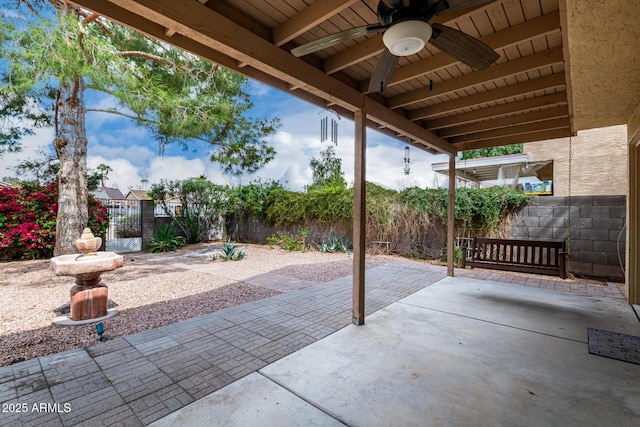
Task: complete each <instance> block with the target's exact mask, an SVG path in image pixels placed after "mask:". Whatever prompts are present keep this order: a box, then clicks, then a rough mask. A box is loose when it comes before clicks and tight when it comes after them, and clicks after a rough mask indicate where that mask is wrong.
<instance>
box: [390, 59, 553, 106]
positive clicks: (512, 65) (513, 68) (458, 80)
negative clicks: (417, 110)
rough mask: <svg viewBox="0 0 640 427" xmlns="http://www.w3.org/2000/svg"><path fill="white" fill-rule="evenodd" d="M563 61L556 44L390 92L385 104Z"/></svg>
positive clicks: (397, 103) (415, 99)
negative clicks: (426, 84) (421, 85)
mask: <svg viewBox="0 0 640 427" xmlns="http://www.w3.org/2000/svg"><path fill="white" fill-rule="evenodd" d="M562 61H563V57H562V48H559V47H557V48H553V49H549V50H545V51H542V52H538V53H534V54H533V55H527V56H523V57H522V58H518V59H514V60H513V61H509V62H503V63H501V64H498V65H494V66H493V67H489V68H486V69H484V70H482V71H475V72H473V73H470V74H465V75H463V76H460V77H455V78H452V79H449V80H445V81H443V82H440V83H438V84H436V85H434V87H433V88H429V87H425V88H423V89H416V90H412V91H410V92H407V93H403V94H401V95H396V96H393V97H391V98H389V100H388V101H387V107H389V108H391V109H393V108H399V107H404V106H407V105H409V104H414V103H417V102H424V101H428V100H430V99H435V98H437V97H439V96H442V95H446V94H449V93H453V92H456V91H459V90H463V89H466V88H470V87H473V86H476V85H481V84H484V83H487V82H491V81H493V80H501V79H506V78H507V77H512V76H516V75H518V74H522V73H527V72H529V71H533V70H537V69H539V68H543V67H549V66H552V65H556V64H562Z"/></svg>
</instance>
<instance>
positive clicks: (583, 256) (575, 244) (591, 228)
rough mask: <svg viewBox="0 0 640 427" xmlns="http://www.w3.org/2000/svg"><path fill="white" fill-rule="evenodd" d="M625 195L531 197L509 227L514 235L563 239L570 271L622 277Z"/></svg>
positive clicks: (541, 238)
mask: <svg viewBox="0 0 640 427" xmlns="http://www.w3.org/2000/svg"><path fill="white" fill-rule="evenodd" d="M625 221H626V196H571V197H568V196H567V197H560V196H553V197H544V196H541V197H534V198H533V199H531V201H530V202H529V204H528V205H527V206H525V207H524V208H523V209H522V210H521V211H520V212H519V213H518V215H517V217H516V220H515V221H514V224H513V226H512V229H511V235H512V237H513V238H516V239H531V240H566V241H567V246H568V248H569V252H570V254H569V271H570V272H571V273H573V274H575V275H580V276H586V277H594V278H600V279H604V280H614V281H623V280H624V270H623V268H622V267H621V265H620V263H621V261H622V265H623V266H624V262H625V259H624V258H625V241H626V233H625V232H624V230H623V228H624V224H625Z"/></svg>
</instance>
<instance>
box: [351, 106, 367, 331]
mask: <svg viewBox="0 0 640 427" xmlns="http://www.w3.org/2000/svg"><path fill="white" fill-rule="evenodd" d="M354 115H355V140H354V144H355V146H354V157H355V164H354V188H353V298H352V316H351V318H352V322H353V323H354V324H356V325H364V313H365V307H364V293H365V280H364V275H365V250H366V240H365V236H366V227H365V224H366V218H367V210H366V194H367V188H366V186H367V183H366V179H367V178H366V177H367V171H366V166H367V159H366V153H367V129H366V127H365V121H366V112H365V111H363V110H359V111H356V112H355V113H354Z"/></svg>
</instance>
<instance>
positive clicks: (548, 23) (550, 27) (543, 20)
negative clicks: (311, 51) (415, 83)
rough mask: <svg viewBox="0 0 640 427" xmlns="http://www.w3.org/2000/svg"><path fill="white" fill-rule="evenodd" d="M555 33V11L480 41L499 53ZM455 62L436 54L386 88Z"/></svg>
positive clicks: (402, 71)
mask: <svg viewBox="0 0 640 427" xmlns="http://www.w3.org/2000/svg"><path fill="white" fill-rule="evenodd" d="M555 32H560V18H559V14H558V12H557V11H555V12H551V13H549V14H547V15H543V16H541V17H539V18H535V19H532V20H531V21H527V22H524V23H522V24H518V25H516V26H514V27H511V28H507V29H506V30H502V31H498V32H497V33H493V34H489V35H486V36H484V37H481V38H480V40H481V41H482V42H483V43H485V44H486V45H488V46H489V47H491V48H492V49H494V50H497V51H499V50H501V49H506V48H509V47H512V46H515V45H516V44H518V43H522V42H524V41H527V40H531V39H533V38H535V37H540V36H542V35H546V34H552V33H555ZM326 61H327V60H325V62H326ZM457 62H458V61H457V60H455V59H453V58H452V57H450V56H449V55H447V54H446V53H444V52H441V53H437V54H435V55H433V56H431V57H428V58H425V59H422V60H420V61H416V62H413V63H411V64H408V65H405V66H404V67H400V68H398V69H396V71H395V72H394V73H393V77H392V78H391V80H390V81H389V83H388V85H387V86H388V87H392V86H395V85H397V84H400V83H404V82H406V81H409V80H413V79H417V78H418V77H421V76H424V75H427V74H429V73H432V72H435V71H438V70H441V69H443V68H446V67H449V66H451V65H453V64H455V63H457ZM359 87H360V90H361V91H362V92H365V91H366V90H367V89H368V87H369V81H368V80H365V81H362V82H360V84H359Z"/></svg>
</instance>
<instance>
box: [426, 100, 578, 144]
mask: <svg viewBox="0 0 640 427" xmlns="http://www.w3.org/2000/svg"><path fill="white" fill-rule="evenodd" d="M560 117H569V109H568V108H567V106H566V105H564V106H561V107H554V108H549V109H547V110H538V111H532V112H530V113H524V114H517V115H513V116H508V117H502V118H499V119H493V120H485V121H482V122H475V123H470V124H467V125H462V126H455V127H450V128H445V129H443V130H441V131H439V132H438V135H439V136H441V137H442V138H451V137H453V136H459V135H470V136H471V137H473V136H472V135H473V134H474V133H476V132H484V131H488V130H494V129H500V128H504V127H508V126H516V125H522V124H526V123H533V122H538V121H543V120H551V119H556V118H560Z"/></svg>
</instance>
